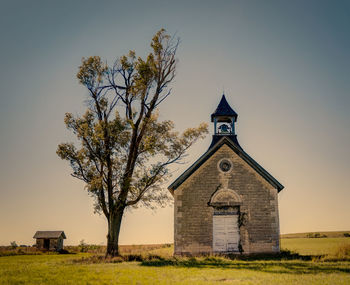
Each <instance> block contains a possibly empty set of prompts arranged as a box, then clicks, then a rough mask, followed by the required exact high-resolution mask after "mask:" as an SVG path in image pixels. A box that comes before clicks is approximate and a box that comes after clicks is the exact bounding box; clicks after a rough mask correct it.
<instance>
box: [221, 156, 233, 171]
mask: <svg viewBox="0 0 350 285" xmlns="http://www.w3.org/2000/svg"><path fill="white" fill-rule="evenodd" d="M225 162H227V163H228V164H229V165H230V168H229V169H228V170H226V171H225V170H223V169H222V163H225ZM217 166H218V169H219V171H220V172H221V173H230V172H231V171H232V168H233V163H232V161H231V160H230V159H228V158H222V159H220V160H219V162H218V165H217Z"/></svg>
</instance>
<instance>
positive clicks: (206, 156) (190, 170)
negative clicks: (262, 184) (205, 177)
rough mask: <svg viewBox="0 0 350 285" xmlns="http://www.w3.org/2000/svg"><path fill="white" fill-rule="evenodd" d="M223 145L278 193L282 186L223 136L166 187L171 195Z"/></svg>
mask: <svg viewBox="0 0 350 285" xmlns="http://www.w3.org/2000/svg"><path fill="white" fill-rule="evenodd" d="M223 144H226V145H228V146H229V147H230V148H231V149H232V150H233V151H234V152H235V153H237V154H238V156H240V157H241V158H242V159H243V160H244V161H245V162H247V163H248V164H249V165H250V166H251V167H252V168H253V169H254V170H255V171H256V172H257V173H258V174H259V175H261V176H262V177H263V178H264V179H265V180H266V181H267V182H268V183H270V184H271V185H272V186H273V187H274V188H276V189H277V190H278V192H280V191H281V190H282V189H283V188H284V186H283V185H282V184H280V183H279V182H278V181H277V180H276V179H275V178H274V177H273V176H272V175H271V174H270V173H268V172H267V171H266V170H265V169H264V168H262V166H260V165H259V164H258V163H257V162H256V161H255V160H254V159H253V158H251V157H250V156H249V155H248V154H247V153H246V152H245V151H244V150H243V149H242V148H241V147H239V146H238V145H236V144H235V143H234V142H233V141H231V139H229V138H228V137H227V136H223V137H222V138H221V139H220V140H219V141H218V142H217V143H216V144H215V145H214V146H213V147H211V148H209V149H208V150H207V152H206V153H204V154H203V155H202V156H201V157H200V158H199V159H198V160H197V161H196V162H195V163H193V164H192V165H191V166H190V167H189V168H188V169H187V170H186V171H185V172H184V173H182V174H181V175H180V176H179V177H178V178H177V179H176V180H175V181H174V182H173V183H171V185H170V186H169V187H168V189H169V190H170V192H171V193H173V192H174V191H175V190H176V188H178V187H179V186H180V185H181V184H182V183H183V182H184V181H185V180H186V179H187V178H188V177H190V176H191V175H192V173H194V172H195V171H196V170H197V169H198V168H199V167H200V166H201V165H202V164H203V163H204V162H206V161H207V160H208V159H209V158H210V157H211V156H212V155H213V154H214V153H215V152H216V151H217V150H218V149H219V148H220V147H221V146H222V145H223Z"/></svg>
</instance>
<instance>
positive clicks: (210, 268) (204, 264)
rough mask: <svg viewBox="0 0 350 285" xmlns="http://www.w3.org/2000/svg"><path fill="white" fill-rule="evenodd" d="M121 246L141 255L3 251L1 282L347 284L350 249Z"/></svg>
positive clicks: (328, 242)
mask: <svg viewBox="0 0 350 285" xmlns="http://www.w3.org/2000/svg"><path fill="white" fill-rule="evenodd" d="M344 244H348V245H350V238H309V239H307V238H284V239H282V241H281V247H282V249H289V250H293V251H295V252H298V253H300V254H303V255H315V256H319V255H325V254H327V255H329V257H332V256H333V257H334V256H336V253H337V250H338V248H339V246H341V245H344ZM348 247H349V246H348ZM96 251H97V249H96ZM122 251H123V252H124V255H125V256H126V257H131V259H132V258H135V259H137V258H141V259H140V260H141V261H132V262H120V261H121V260H118V259H116V260H114V261H115V262H117V263H101V262H97V263H94V258H92V257H93V256H96V253H95V252H93V253H91V252H88V253H77V254H65V255H64V254H63V255H59V254H42V255H15V256H2V257H0V284H111V283H112V284H113V283H117V284H203V283H204V284H205V283H206V284H222V283H223V282H224V284H281V283H283V284H350V253H349V256H348V258H345V260H347V261H325V260H327V258H326V259H319V258H314V259H313V260H312V256H308V258H304V257H303V256H301V257H298V256H296V257H292V258H291V257H289V258H288V257H287V258H286V259H284V258H281V257H279V258H271V257H266V258H259V259H258V258H257V259H255V260H230V259H227V258H222V257H201V258H177V259H175V258H172V257H171V255H172V251H173V247H172V246H169V245H148V246H125V247H123V248H122ZM138 254H139V255H138ZM305 259H306V260H305ZM307 259H311V260H307Z"/></svg>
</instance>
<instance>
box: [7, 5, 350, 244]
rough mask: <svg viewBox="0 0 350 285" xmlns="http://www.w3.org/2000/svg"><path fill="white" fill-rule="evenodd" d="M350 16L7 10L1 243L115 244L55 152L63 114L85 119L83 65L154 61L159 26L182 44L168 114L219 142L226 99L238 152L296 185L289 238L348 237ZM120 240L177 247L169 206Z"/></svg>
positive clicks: (289, 207) (284, 203)
mask: <svg viewBox="0 0 350 285" xmlns="http://www.w3.org/2000/svg"><path fill="white" fill-rule="evenodd" d="M349 15H350V2H349V1H319V0H317V1H311V0H310V1H277V0H276V1H164V0H163V1H24V0H23V1H13V0H11V1H10V0H8V1H1V9H0V36H1V38H0V39H1V44H0V63H1V68H0V96H1V104H0V181H1V183H0V245H1V244H2V245H8V244H9V243H10V241H13V240H15V241H17V243H20V244H22V243H24V244H32V243H33V242H34V240H33V239H32V236H33V235H34V233H35V231H36V230H59V229H62V230H64V231H65V232H66V235H67V237H68V239H67V241H66V244H77V243H78V242H79V241H80V240H81V239H85V241H86V242H88V243H96V244H100V243H105V242H106V223H105V220H104V218H103V217H102V216H98V215H95V214H93V208H92V200H91V198H90V197H89V196H88V195H87V193H86V192H85V191H84V185H83V183H82V182H80V181H78V180H76V179H74V178H72V177H71V176H70V171H71V170H70V167H69V165H68V164H67V162H66V161H62V160H61V159H59V158H58V156H57V155H56V153H55V151H56V148H57V145H58V144H59V143H60V142H63V141H69V140H72V136H71V135H70V133H69V132H68V131H67V130H66V129H65V126H64V123H63V117H64V113H65V112H72V113H75V114H79V113H82V112H83V110H84V108H85V106H84V100H85V99H86V95H87V93H86V91H85V90H84V88H83V87H82V86H80V85H79V84H78V81H77V79H76V77H75V74H76V72H77V69H78V66H79V65H80V62H81V58H82V57H83V56H90V55H99V56H101V57H102V58H104V59H107V60H109V61H111V60H113V59H115V58H117V57H119V56H121V55H123V54H125V53H126V52H127V51H128V50H129V49H134V50H135V51H136V52H137V54H138V55H141V56H144V55H146V54H147V52H148V51H149V42H150V39H151V38H152V36H153V34H154V33H155V32H156V31H157V30H159V29H160V28H162V27H164V28H166V29H167V31H168V32H169V33H171V34H174V33H176V34H177V35H178V36H179V37H180V38H181V45H180V48H179V50H178V58H179V65H178V72H177V74H178V75H177V77H176V80H175V81H174V84H173V85H172V87H173V90H172V95H171V96H170V97H169V98H168V100H167V101H165V102H164V104H163V105H162V106H161V109H160V111H161V114H162V117H163V118H164V119H165V118H166V119H171V120H173V121H174V122H175V124H176V128H177V129H178V130H179V131H181V130H183V129H185V128H186V127H191V126H196V125H198V124H199V123H200V122H203V121H204V122H208V123H209V124H210V131H212V126H211V123H210V114H211V113H212V112H213V111H214V110H215V108H216V106H217V104H218V103H219V100H220V97H221V94H222V91H223V89H224V90H225V94H226V97H227V100H228V102H229V103H230V104H231V106H232V107H233V108H234V109H235V111H236V112H237V113H238V115H239V116H238V122H237V124H236V125H237V133H238V139H239V142H240V144H241V146H242V147H243V148H244V149H245V151H246V152H247V153H248V154H250V155H251V156H252V157H253V158H254V159H255V160H256V161H257V162H259V163H260V164H261V165H262V166H263V167H264V168H265V169H266V170H268V171H269V172H270V173H271V174H272V175H273V176H274V177H275V178H276V179H277V180H279V181H280V182H281V183H282V184H283V185H284V186H285V189H284V190H283V191H282V192H281V193H280V194H279V210H280V228H281V232H282V233H291V232H305V231H323V230H324V231H326V230H350V207H349V205H350V178H349V176H350V150H349V146H350V112H349V109H350V70H349V68H350V53H349V51H350V33H349V30H350V17H349ZM210 141H211V134H210V135H208V136H207V138H206V139H205V140H203V141H201V142H199V143H197V144H196V145H195V146H194V147H193V148H192V149H191V150H190V152H189V156H188V158H187V162H188V163H187V164H185V165H180V166H178V167H177V168H176V169H175V173H174V176H173V177H172V178H171V179H170V181H169V183H170V182H171V181H173V180H174V179H175V178H176V177H177V176H178V175H180V174H181V173H182V172H183V171H184V170H185V169H186V168H187V167H189V165H190V163H192V162H193V161H195V160H196V159H197V158H198V157H199V156H200V155H201V154H202V153H204V152H205V151H206V149H207V148H208V146H209V144H210ZM120 240H121V243H122V244H140V243H163V242H172V241H173V208H172V206H169V207H167V208H164V209H159V210H157V211H151V210H147V209H138V210H133V211H129V212H127V214H126V217H125V219H124V221H123V225H122V230H121V237H120Z"/></svg>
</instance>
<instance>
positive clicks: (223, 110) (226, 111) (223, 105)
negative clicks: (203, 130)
mask: <svg viewBox="0 0 350 285" xmlns="http://www.w3.org/2000/svg"><path fill="white" fill-rule="evenodd" d="M220 116H228V117H234V118H235V121H236V119H237V116H238V114H237V113H236V112H235V111H234V110H233V109H232V108H231V106H230V105H229V104H228V103H227V101H226V98H225V94H223V95H222V98H221V101H220V103H219V105H218V107H217V108H216V110H215V112H214V113H213V114H211V121H212V122H213V121H214V117H220Z"/></svg>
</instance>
